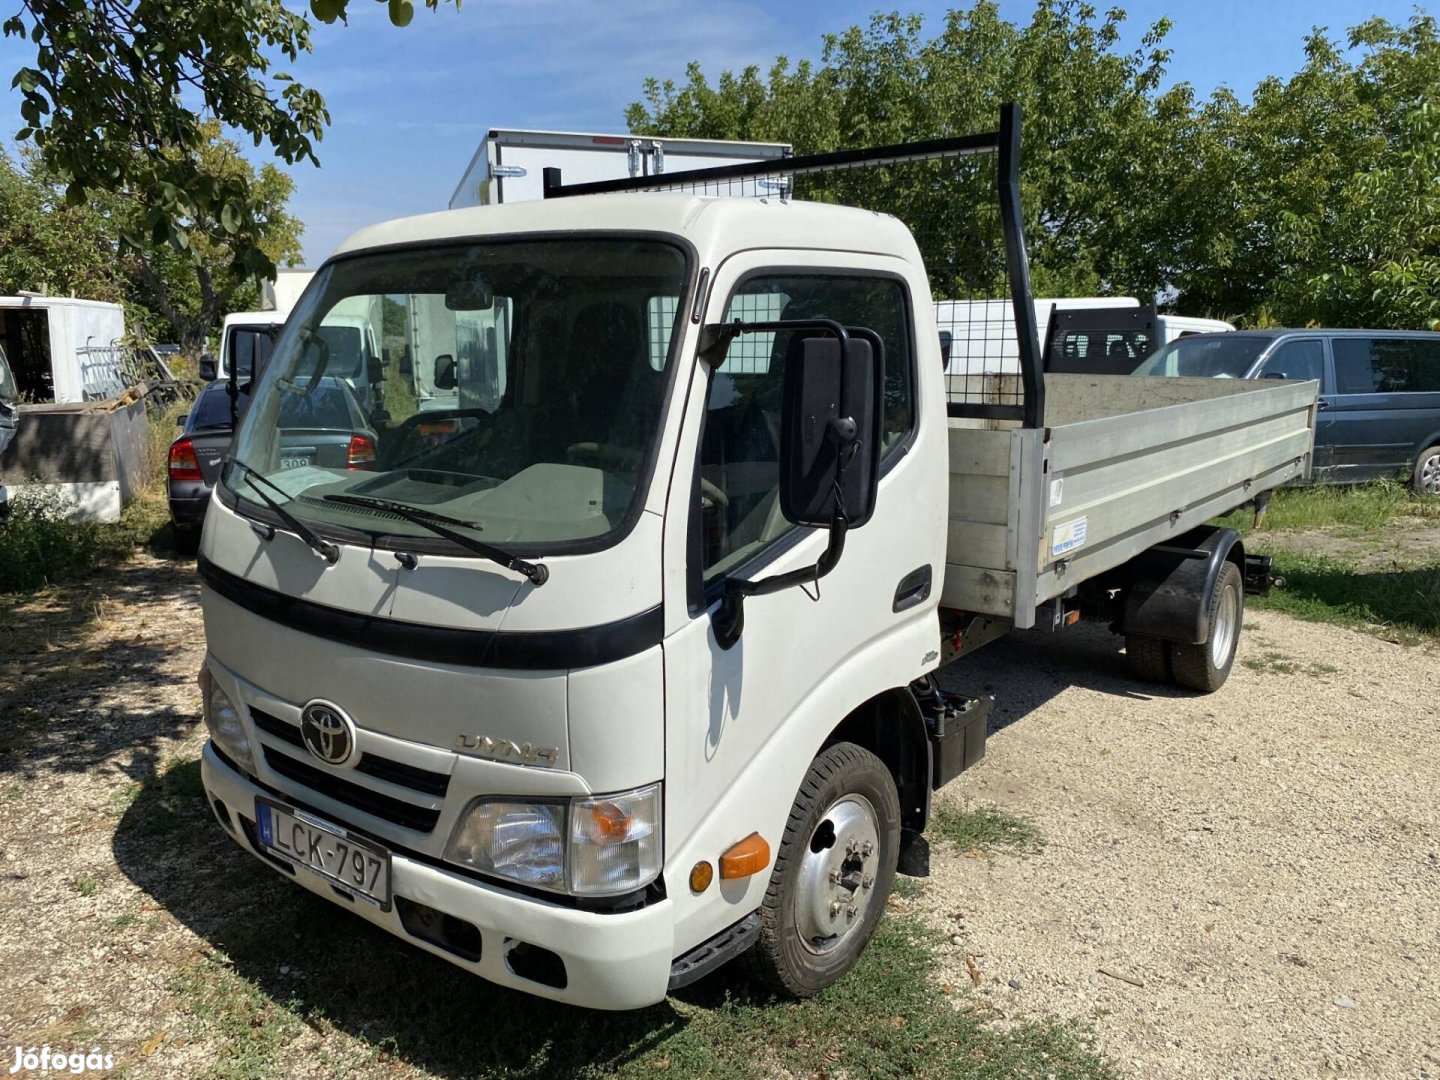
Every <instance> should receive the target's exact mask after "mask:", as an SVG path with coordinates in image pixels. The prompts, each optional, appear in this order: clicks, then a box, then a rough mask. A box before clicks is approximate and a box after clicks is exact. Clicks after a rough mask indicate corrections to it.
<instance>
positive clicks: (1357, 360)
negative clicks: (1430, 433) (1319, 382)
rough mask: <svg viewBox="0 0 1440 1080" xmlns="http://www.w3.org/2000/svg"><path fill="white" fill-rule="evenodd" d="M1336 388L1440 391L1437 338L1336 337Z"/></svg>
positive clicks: (1373, 391) (1379, 391)
mask: <svg viewBox="0 0 1440 1080" xmlns="http://www.w3.org/2000/svg"><path fill="white" fill-rule="evenodd" d="M1331 349H1332V350H1333V351H1334V353H1335V387H1336V391H1337V392H1338V393H1341V394H1398V393H1423V392H1425V391H1434V390H1440V339H1436V340H1431V339H1429V338H1384V337H1375V338H1336V339H1335V341H1334V342H1333V343H1332V345H1331Z"/></svg>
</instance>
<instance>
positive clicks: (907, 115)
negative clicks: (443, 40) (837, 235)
mask: <svg viewBox="0 0 1440 1080" xmlns="http://www.w3.org/2000/svg"><path fill="white" fill-rule="evenodd" d="M1123 28H1124V14H1123V13H1122V12H1120V11H1117V10H1111V11H1109V12H1107V13H1105V14H1104V15H1103V16H1102V15H1099V14H1098V13H1097V12H1096V10H1095V8H1093V7H1091V6H1090V5H1088V4H1085V3H1079V2H1075V0H1040V2H1038V3H1037V4H1036V6H1035V8H1034V11H1033V13H1032V15H1031V18H1030V20H1029V22H1028V23H1026V24H1024V25H1019V24H1016V23H1012V22H1010V21H1008V20H1006V19H1004V18H1002V17H1001V15H1000V11H999V6H998V4H997V3H995V2H994V0H979V2H977V3H974V4H973V5H972V6H970V7H968V8H964V9H961V10H956V11H952V12H950V13H949V14H948V16H947V17H946V18H945V20H944V21H943V23H942V24H941V25H940V26H939V27H938V30H937V32H936V33H935V34H934V36H927V35H926V33H925V27H924V24H923V23H922V22H921V20H920V19H919V18H918V17H902V16H898V15H886V16H877V17H875V18H874V19H872V20H871V21H870V23H869V24H868V26H866V27H863V28H862V27H852V28H851V29H849V30H847V31H844V32H843V33H838V34H830V35H826V36H825V38H824V39H823V48H822V52H821V57H820V60H819V62H818V63H816V64H810V63H807V62H802V63H799V64H795V65H791V64H790V63H789V61H788V60H787V59H786V58H785V57H780V58H778V59H777V60H776V61H775V63H774V64H773V65H772V66H771V67H770V68H769V70H768V71H767V72H765V73H764V74H763V75H762V73H761V71H760V69H758V68H755V67H750V68H747V69H745V70H743V71H741V72H739V73H735V72H723V73H721V74H720V75H719V76H718V78H716V79H715V81H714V82H713V83H712V82H711V81H710V79H709V78H708V77H707V76H706V74H705V73H704V72H703V71H702V70H701V69H700V67H699V66H698V65H694V64H692V65H691V66H690V67H689V69H688V70H687V75H686V78H685V80H684V81H683V82H682V83H680V84H676V83H673V82H668V81H667V82H659V81H656V80H653V79H651V80H647V82H646V83H645V87H644V100H643V101H642V102H637V103H635V104H633V105H631V106H630V108H629V109H628V110H627V113H626V118H627V120H628V121H629V124H630V127H631V130H632V131H636V132H646V133H651V134H655V135H662V136H673V137H685V136H692V137H700V138H727V139H755V140H763V141H784V142H791V143H793V144H794V145H795V147H796V150H797V152H799V153H814V152H821V151H825V150H834V149H840V148H845V147H855V146H864V145H877V144H882V143H891V142H902V141H907V140H912V139H923V138H933V137H939V136H945V135H953V134H961V133H964V132H968V131H977V130H983V129H986V128H991V127H993V126H994V123H995V117H996V115H997V111H998V106H999V105H1000V103H1001V102H1003V101H1017V102H1019V103H1020V104H1021V106H1022V107H1023V108H1024V111H1025V129H1024V137H1025V142H1024V168H1023V173H1022V184H1023V189H1024V201H1025V206H1026V222H1025V224H1026V233H1027V239H1028V241H1029V247H1030V255H1031V262H1032V270H1033V274H1034V278H1035V287H1036V291H1037V292H1040V293H1048V294H1051V295H1057V294H1067V293H1068V294H1088V293H1092V292H1096V291H1100V292H1120V293H1126V292H1128V293H1134V294H1136V295H1140V296H1146V297H1148V296H1152V295H1157V294H1158V295H1160V296H1162V297H1164V298H1166V299H1168V300H1170V301H1172V302H1173V303H1174V304H1175V306H1177V307H1178V308H1180V309H1181V310H1184V311H1187V312H1189V313H1192V314H1210V315H1220V316H1224V317H1230V318H1238V319H1241V320H1243V321H1250V322H1265V321H1271V322H1273V321H1277V320H1278V321H1284V322H1289V323H1298V324H1306V323H1321V324H1330V325H1338V324H1346V323H1348V324H1361V325H1376V326H1418V325H1430V324H1431V323H1432V322H1433V321H1435V320H1436V319H1437V318H1440V251H1437V248H1436V243H1437V239H1440V236H1437V230H1440V168H1437V166H1440V113H1437V112H1436V107H1435V106H1432V104H1431V103H1432V102H1434V101H1436V100H1437V98H1436V94H1437V90H1440V38H1437V31H1436V24H1435V21H1434V20H1433V19H1431V18H1429V17H1428V16H1425V15H1423V14H1417V15H1415V16H1414V17H1413V18H1412V19H1411V20H1410V22H1409V23H1408V24H1407V25H1406V26H1403V27H1402V26H1396V25H1394V24H1391V23H1388V22H1385V21H1384V20H1379V19H1375V20H1370V21H1368V22H1365V23H1363V24H1361V25H1359V26H1357V27H1355V28H1354V29H1352V30H1351V31H1350V32H1349V34H1348V36H1347V38H1346V41H1345V47H1344V48H1342V47H1341V45H1340V44H1338V43H1336V42H1334V41H1332V40H1330V39H1329V38H1327V37H1326V36H1325V35H1324V34H1323V33H1321V32H1318V31H1317V32H1314V33H1312V34H1311V35H1310V36H1309V38H1308V39H1307V41H1306V61H1305V65H1304V67H1303V68H1302V69H1301V70H1300V71H1299V72H1298V73H1296V74H1295V75H1294V76H1293V77H1292V78H1290V79H1288V80H1285V79H1280V78H1278V77H1275V78H1270V79H1266V80H1265V81H1264V82H1262V83H1261V84H1260V85H1259V86H1258V87H1257V88H1256V89H1255V91H1254V94H1253V96H1252V99H1251V100H1250V101H1249V102H1245V101H1242V100H1241V99H1240V98H1239V97H1238V96H1237V95H1236V94H1234V93H1233V92H1231V91H1230V90H1228V89H1225V88H1222V89H1220V90H1219V91H1217V92H1215V93H1214V94H1213V95H1211V97H1210V98H1208V99H1204V100H1202V99H1200V98H1198V97H1197V96H1196V94H1195V93H1194V91H1193V89H1192V88H1191V87H1190V86H1188V85H1186V84H1183V83H1182V84H1179V85H1173V86H1168V87H1167V85H1166V79H1165V71H1166V65H1167V64H1168V62H1169V61H1170V58H1171V52H1170V50H1169V48H1168V47H1167V42H1166V38H1167V34H1168V31H1169V25H1168V23H1166V22H1165V21H1163V20H1162V21H1161V22H1158V23H1156V24H1155V25H1153V26H1151V27H1149V28H1148V30H1146V31H1145V33H1144V34H1143V35H1142V37H1141V40H1140V45H1139V47H1138V48H1136V49H1133V50H1126V49H1124V48H1123V47H1122V46H1121V32H1122V29H1123ZM907 170H908V172H907ZM989 182H990V178H989V177H988V176H987V175H986V174H985V173H984V172H983V171H977V170H976V169H975V168H974V167H973V166H970V165H966V164H965V163H961V164H960V165H955V164H953V163H952V164H949V165H946V166H933V167H924V168H919V169H917V168H915V167H895V168H883V169H870V170H859V171H855V172H852V173H845V174H836V175H835V176H834V177H831V178H827V179H825V180H823V181H821V182H818V183H815V182H812V183H810V184H809V186H801V187H800V188H799V191H800V193H801V194H802V195H803V196H804V197H818V198H834V199H844V200H845V201H849V202H853V203H855V204H857V205H861V206H869V207H874V208H876V209H885V210H889V211H891V212H895V213H898V214H899V216H901V217H902V218H903V219H904V220H905V221H906V222H907V224H910V225H911V227H912V229H913V230H914V231H915V233H916V236H917V239H918V240H919V241H920V243H921V247H922V250H923V251H924V253H925V255H926V260H927V264H928V265H929V266H930V268H931V276H932V284H933V286H934V288H935V290H936V292H937V294H939V295H944V296H956V297H960V296H967V295H970V296H973V295H979V294H980V293H981V291H983V290H989V289H992V288H993V287H994V284H995V283H996V282H997V280H998V267H997V265H996V260H997V258H998V252H997V250H996V245H995V238H996V235H997V232H996V227H995V223H994V221H993V220H990V219H989V218H988V217H987V215H993V210H992V209H991V208H990V204H991V203H992V202H993V199H990V198H989V197H988V196H987V194H986V192H985V190H984V188H985V186H986V185H987V184H988V183H989ZM801 184H802V185H803V184H804V179H803V178H801Z"/></svg>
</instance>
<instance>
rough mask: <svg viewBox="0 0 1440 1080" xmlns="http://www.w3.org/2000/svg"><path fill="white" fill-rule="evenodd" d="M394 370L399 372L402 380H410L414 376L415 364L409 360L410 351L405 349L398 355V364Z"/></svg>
mask: <svg viewBox="0 0 1440 1080" xmlns="http://www.w3.org/2000/svg"><path fill="white" fill-rule="evenodd" d="M395 370H397V371H398V372H400V375H401V377H402V378H406V379H408V378H410V377H411V376H413V375H414V374H415V364H414V363H413V362H412V361H411V359H410V350H409V349H406V350H405V351H404V352H402V353H401V354H400V362H399V363H398V364H396V365H395Z"/></svg>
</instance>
